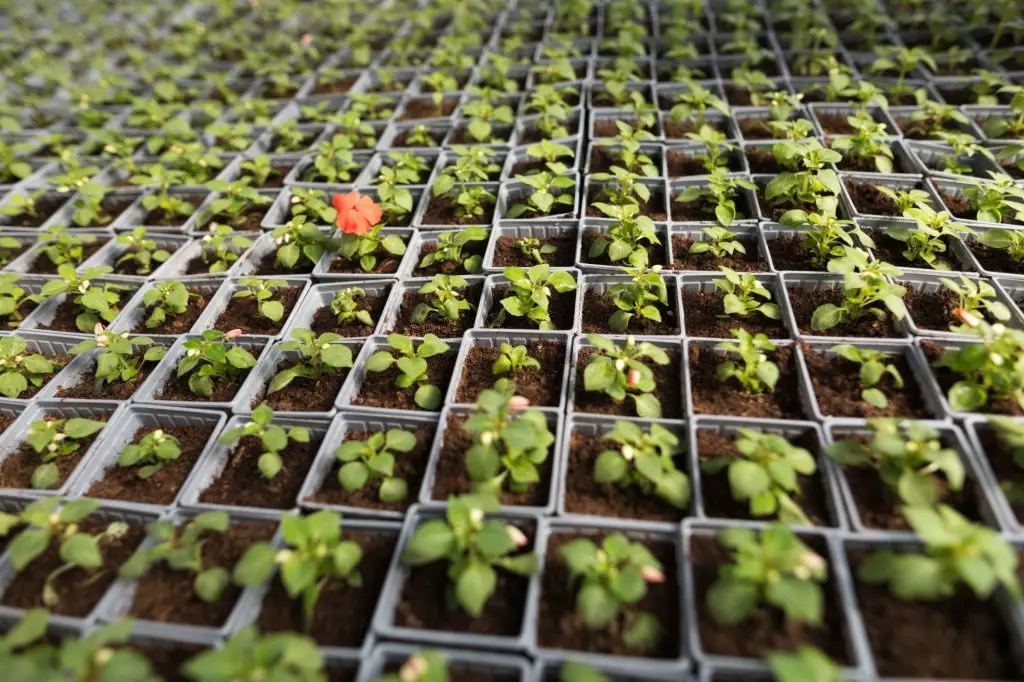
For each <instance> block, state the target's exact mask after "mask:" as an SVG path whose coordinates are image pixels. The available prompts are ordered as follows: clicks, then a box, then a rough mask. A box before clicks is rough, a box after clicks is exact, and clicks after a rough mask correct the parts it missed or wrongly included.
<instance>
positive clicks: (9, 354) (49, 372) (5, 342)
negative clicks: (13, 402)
mask: <svg viewBox="0 0 1024 682" xmlns="http://www.w3.org/2000/svg"><path fill="white" fill-rule="evenodd" d="M60 368H61V364H60V363H58V362H54V361H53V360H51V359H49V358H47V357H46V356H44V355H41V354H39V353H29V352H28V342H27V341H25V339H23V338H21V337H20V336H5V337H3V338H0V393H2V394H4V395H5V396H7V397H8V398H17V397H18V396H20V395H21V394H22V393H24V392H25V391H27V390H29V386H32V387H34V388H37V389H38V388H42V387H43V386H44V385H45V384H46V382H47V381H49V380H50V377H52V376H53V375H54V374H56V373H57V370H59V369H60Z"/></svg>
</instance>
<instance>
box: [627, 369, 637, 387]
mask: <svg viewBox="0 0 1024 682" xmlns="http://www.w3.org/2000/svg"><path fill="white" fill-rule="evenodd" d="M639 383H640V370H638V369H631V370H629V374H627V375H626V385H627V386H629V387H631V388H632V387H635V386H636V385H637V384H639Z"/></svg>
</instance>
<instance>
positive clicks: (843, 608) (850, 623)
mask: <svg viewBox="0 0 1024 682" xmlns="http://www.w3.org/2000/svg"><path fill="white" fill-rule="evenodd" d="M766 527H767V524H763V523H749V522H748V523H735V522H730V523H721V522H716V521H703V520H696V519H687V520H685V521H684V522H683V561H682V562H681V564H682V565H683V566H684V567H685V568H684V570H683V578H684V583H683V597H684V603H685V604H686V605H687V606H686V609H685V612H686V628H685V632H686V640H687V645H688V648H689V650H690V651H691V652H692V655H693V658H694V659H695V662H696V663H697V665H698V666H699V667H701V668H707V667H714V666H721V667H724V668H727V669H728V670H730V671H733V672H734V673H744V674H743V679H749V678H748V675H749V676H756V675H757V674H758V673H764V672H766V671H767V670H768V666H767V663H766V662H765V661H764V660H760V659H755V658H740V657H736V656H722V655H718V654H712V653H709V652H707V651H704V648H703V647H702V646H701V641H700V628H699V622H700V615H699V611H698V610H697V607H696V603H697V598H698V597H697V586H696V579H695V577H694V575H693V569H692V567H691V564H690V556H691V552H692V550H691V547H692V543H693V539H694V538H708V539H710V538H714V537H715V536H716V535H717V534H718V533H720V532H722V531H724V530H726V529H729V528H748V529H750V530H754V531H761V530H764V529H765V528H766ZM796 535H797V536H798V537H799V538H800V539H802V540H804V541H805V542H806V541H807V540H810V539H814V540H816V541H817V542H819V543H823V544H824V545H825V547H826V555H827V556H826V561H827V562H828V573H829V578H830V582H831V585H827V586H823V589H831V590H832V592H833V594H832V598H833V601H834V603H836V605H837V606H838V607H839V610H840V613H841V618H842V620H843V626H844V627H841V629H842V630H845V633H846V642H845V643H846V650H847V655H848V656H849V658H850V659H851V661H852V662H853V665H852V666H850V667H848V668H846V667H844V668H843V674H844V677H845V676H846V675H848V674H850V673H853V674H854V675H858V674H863V673H864V672H866V671H867V670H868V665H869V661H870V660H871V657H870V653H869V651H870V649H869V648H868V644H867V640H866V638H865V636H864V633H863V631H862V629H861V627H860V623H859V621H857V620H855V619H854V617H852V615H851V614H852V613H853V612H854V611H855V610H856V602H855V600H854V597H853V589H852V582H851V581H852V578H851V573H850V568H849V566H848V565H847V563H846V556H845V555H844V554H843V553H842V551H841V547H840V538H841V536H838V535H836V534H833V533H829V532H822V531H820V530H816V529H809V528H801V529H800V530H799V531H797V533H796ZM773 610H774V609H773ZM709 617H710V616H709Z"/></svg>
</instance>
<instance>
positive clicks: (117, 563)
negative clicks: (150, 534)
mask: <svg viewBox="0 0 1024 682" xmlns="http://www.w3.org/2000/svg"><path fill="white" fill-rule="evenodd" d="M109 523H110V522H109V521H102V520H100V519H99V518H90V519H86V520H84V521H83V522H82V523H81V524H80V526H79V527H80V529H81V530H82V531H83V532H86V533H90V534H93V535H96V534H99V533H102V532H103V531H104V530H106V528H107V526H108V525H109ZM145 534H146V528H145V526H144V525H143V524H141V523H131V524H129V526H128V530H127V532H126V533H125V534H124V535H122V536H120V537H118V538H110V539H108V540H105V541H104V542H103V543H102V545H101V550H100V554H101V556H102V557H103V566H102V567H100V568H98V569H96V570H95V571H85V570H83V569H81V568H72V569H71V570H69V571H66V572H64V573H62V574H61V575H60V576H59V577H58V578H57V579H56V580H54V581H53V583H52V586H53V588H54V590H55V591H56V593H57V603H56V604H55V605H53V606H51V607H50V611H51V612H52V613H54V614H60V615H62V616H72V617H75V618H84V617H86V616H88V615H89V613H90V612H91V611H92V609H93V608H94V607H95V606H96V604H97V603H99V601H100V599H101V598H102V597H103V595H104V594H105V593H106V591H107V588H108V587H110V585H111V583H113V582H114V579H115V578H117V571H118V569H119V568H120V567H121V564H123V563H124V562H125V561H127V560H128V557H129V556H131V554H132V552H134V551H135V548H136V547H138V545H139V543H140V542H141V541H142V539H143V537H144V536H145ZM63 565H64V560H63V559H61V558H60V552H59V550H58V544H57V543H56V542H51V543H50V546H49V547H48V548H47V549H46V551H44V552H43V553H42V554H40V555H39V557H37V558H36V560H35V561H33V562H32V563H31V564H29V566H28V567H26V570H24V571H22V572H21V573H18V574H17V576H15V578H14V579H13V580H12V581H11V582H10V584H9V585H7V589H6V590H4V593H3V597H2V598H0V603H3V604H4V605H6V606H13V607H14V608H18V609H34V608H41V607H43V606H44V604H43V585H44V583H45V582H46V578H47V576H48V575H50V573H52V572H53V571H55V570H57V569H58V568H60V567H61V566H63Z"/></svg>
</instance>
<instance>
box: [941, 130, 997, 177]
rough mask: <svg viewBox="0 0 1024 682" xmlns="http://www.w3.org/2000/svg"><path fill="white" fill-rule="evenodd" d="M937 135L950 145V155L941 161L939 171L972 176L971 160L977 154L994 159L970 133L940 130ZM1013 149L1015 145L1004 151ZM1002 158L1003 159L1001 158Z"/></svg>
mask: <svg viewBox="0 0 1024 682" xmlns="http://www.w3.org/2000/svg"><path fill="white" fill-rule="evenodd" d="M935 135H936V137H938V138H939V139H940V140H942V141H943V142H945V143H946V144H947V145H949V147H948V152H949V153H947V154H944V155H943V156H942V157H941V158H940V159H939V164H940V165H939V169H940V170H943V171H945V172H947V173H955V174H957V175H971V174H972V173H974V168H973V167H972V166H971V164H970V159H972V158H973V157H974V155H975V154H978V155H980V156H984V157H986V158H989V159H991V158H993V157H992V152H991V151H990V150H988V149H986V148H985V147H983V146H981V145H980V144H978V141H977V140H976V139H975V138H974V136H973V135H971V134H970V133H965V132H961V131H959V130H955V131H943V130H940V131H938V132H936V133H935ZM1012 148H1013V145H1008V146H1007V147H1006V148H1005V149H1004V152H1006V151H1008V150H1011V149H1012ZM943 149H944V148H943ZM1011 155H1012V154H1011ZM1000 158H1003V157H1002V156H1000Z"/></svg>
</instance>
